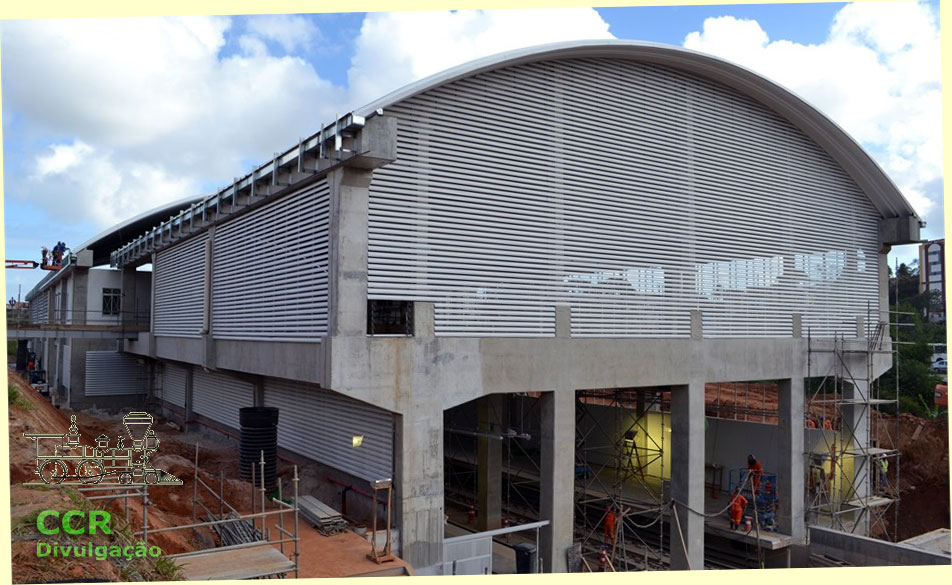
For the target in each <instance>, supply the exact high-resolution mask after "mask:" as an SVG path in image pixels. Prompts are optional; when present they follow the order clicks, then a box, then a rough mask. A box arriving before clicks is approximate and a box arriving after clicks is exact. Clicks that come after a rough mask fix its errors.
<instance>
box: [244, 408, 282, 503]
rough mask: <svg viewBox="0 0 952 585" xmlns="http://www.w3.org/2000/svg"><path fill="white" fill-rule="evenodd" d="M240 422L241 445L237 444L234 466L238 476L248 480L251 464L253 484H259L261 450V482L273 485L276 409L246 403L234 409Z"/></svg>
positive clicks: (266, 486)
mask: <svg viewBox="0 0 952 585" xmlns="http://www.w3.org/2000/svg"><path fill="white" fill-rule="evenodd" d="M238 422H239V423H240V424H241V445H240V446H239V447H238V465H239V468H240V470H241V478H242V479H244V480H247V481H250V480H251V466H252V465H254V468H255V470H254V475H255V487H258V486H259V485H261V478H260V477H259V475H260V473H261V466H260V465H259V461H261V452H262V451H264V485H265V488H266V489H268V490H270V489H272V488H274V486H275V475H276V473H277V470H278V409H277V408H272V407H268V406H248V407H245V408H241V409H239V410H238Z"/></svg>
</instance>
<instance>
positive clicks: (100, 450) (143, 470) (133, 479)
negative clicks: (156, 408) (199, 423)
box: [23, 412, 182, 486]
mask: <svg viewBox="0 0 952 585" xmlns="http://www.w3.org/2000/svg"><path fill="white" fill-rule="evenodd" d="M152 423H153V419H152V415H151V414H149V413H147V412H130V413H129V414H127V415H125V416H124V417H122V426H123V427H125V429H126V433H127V434H128V436H129V439H130V440H131V441H132V445H131V446H126V444H125V437H123V436H121V435H120V436H119V440H118V441H117V443H116V445H115V446H110V445H109V437H107V436H106V435H100V436H99V437H97V438H96V446H95V447H90V446H88V445H82V444H80V442H79V428H78V427H77V426H76V416H75V415H73V416H70V425H69V432H68V433H65V434H57V433H23V436H24V437H26V438H28V439H32V440H33V442H34V444H35V445H36V468H35V469H34V470H33V472H34V473H35V474H36V475H38V476H40V478H41V479H42V480H43V483H45V484H99V483H101V484H102V485H128V486H133V485H182V480H180V479H178V478H177V477H175V476H174V475H172V474H171V473H168V472H166V471H163V470H161V469H156V468H155V467H153V465H152V463H151V462H150V460H149V459H150V457H151V456H152V454H153V453H155V452H156V451H157V450H158V447H159V438H158V437H157V436H156V435H155V431H154V430H152ZM53 440H58V441H62V443H60V444H56V445H53V452H52V453H49V454H46V452H45V451H41V449H42V448H43V447H46V448H47V449H48V448H49V447H47V446H48V445H49V442H50V441H53Z"/></svg>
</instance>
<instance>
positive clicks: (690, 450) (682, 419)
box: [670, 381, 704, 571]
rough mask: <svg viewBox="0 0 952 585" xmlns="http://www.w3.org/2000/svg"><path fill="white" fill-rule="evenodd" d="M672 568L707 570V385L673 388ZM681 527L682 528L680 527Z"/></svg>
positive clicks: (697, 384)
mask: <svg viewBox="0 0 952 585" xmlns="http://www.w3.org/2000/svg"><path fill="white" fill-rule="evenodd" d="M671 497H672V498H673V499H674V500H675V502H676V503H675V508H674V509H675V510H677V522H676V521H675V515H674V513H673V511H672V514H671V536H670V538H671V569H672V570H675V571H677V570H684V569H694V570H697V569H703V568H704V518H703V517H702V516H700V515H698V514H696V513H694V512H691V511H689V510H688V509H687V508H691V509H692V510H696V511H697V512H701V513H703V512H704V382H702V381H692V382H691V383H690V384H688V385H686V386H674V387H672V388H671ZM679 526H680V528H679Z"/></svg>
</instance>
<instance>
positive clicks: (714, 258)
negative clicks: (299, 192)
mask: <svg viewBox="0 0 952 585" xmlns="http://www.w3.org/2000/svg"><path fill="white" fill-rule="evenodd" d="M387 115H390V116H394V117H396V118H398V157H399V158H398V160H397V161H396V162H394V163H392V164H390V165H387V166H385V167H383V168H381V169H378V170H376V171H375V172H374V177H373V182H372V184H371V198H370V249H369V265H368V269H369V272H368V278H369V283H368V284H369V295H370V298H372V299H416V300H428V301H433V302H434V303H435V304H436V330H437V334H438V335H443V336H448V335H467V336H468V335H477V336H479V335H487V336H489V335H491V336H520V337H525V336H551V335H553V334H554V319H555V316H554V309H553V306H554V305H555V304H556V303H568V304H569V305H570V306H571V312H572V334H573V335H574V336H598V337H614V336H617V337H686V336H688V335H689V333H690V311H691V310H692V309H700V310H702V311H703V314H704V332H705V335H706V336H709V337H746V336H789V335H790V334H791V315H792V314H794V313H802V314H803V316H804V334H806V332H807V329H810V331H811V333H812V334H813V335H818V336H828V335H832V334H833V333H834V332H846V333H852V332H855V318H856V317H857V316H860V315H861V316H864V317H865V316H866V314H867V305H868V304H869V307H870V308H871V310H872V311H873V312H875V311H876V310H877V308H878V286H877V282H878V266H877V259H878V255H877V252H878V245H877V244H878V239H877V238H878V234H877V230H878V217H879V215H878V213H877V212H876V210H875V208H874V207H873V205H872V204H871V203H870V201H869V200H868V198H867V197H866V196H865V195H864V194H863V193H862V192H861V191H860V189H859V188H858V187H857V186H856V185H855V183H854V182H853V181H852V179H851V178H850V177H849V176H848V175H847V174H846V173H845V172H844V171H843V170H842V169H841V168H840V167H839V166H838V165H837V164H836V163H835V162H834V161H833V160H832V159H831V158H830V156H829V155H828V154H826V153H825V152H824V151H823V150H822V149H820V148H819V147H818V146H817V145H816V144H815V143H814V142H813V141H812V140H811V139H809V138H808V137H807V136H806V135H805V134H803V133H802V132H801V131H800V130H798V129H797V128H795V127H794V126H792V125H791V124H790V123H789V122H788V121H786V120H785V119H783V118H782V117H780V116H779V115H778V114H776V113H774V112H773V111H771V110H769V109H767V108H766V107H764V106H763V105H761V104H760V103H758V102H756V101H754V100H753V99H751V98H749V97H747V96H746V95H743V94H741V93H739V92H737V91H735V90H733V89H731V88H728V87H726V86H723V85H720V84H718V83H716V82H714V81H711V80H707V79H704V78H700V77H695V76H691V75H688V74H686V73H682V72H679V71H676V70H673V69H668V68H664V67H660V66H655V65H650V64H641V63H636V62H632V61H627V60H613V59H577V60H575V59H566V60H554V61H547V62H540V63H531V64H524V65H518V66H513V67H508V68H503V69H499V70H496V71H490V72H486V73H481V74H477V75H475V76H472V77H467V78H463V79H460V80H458V81H454V82H452V83H449V84H447V85H444V86H441V87H437V88H434V89H430V90H428V91H425V92H423V93H421V94H418V95H416V96H413V97H410V98H408V99H406V100H403V101H402V102H398V103H397V104H395V105H393V106H390V107H388V108H387Z"/></svg>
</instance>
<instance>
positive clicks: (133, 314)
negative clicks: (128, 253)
mask: <svg viewBox="0 0 952 585" xmlns="http://www.w3.org/2000/svg"><path fill="white" fill-rule="evenodd" d="M119 286H120V288H121V290H122V300H121V301H120V308H119V310H120V318H121V322H122V324H123V325H135V324H136V323H137V322H138V320H139V318H140V317H144V316H145V310H144V308H143V307H139V305H138V299H137V297H136V269H135V267H132V266H123V268H122V274H121V275H120V285H119Z"/></svg>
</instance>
